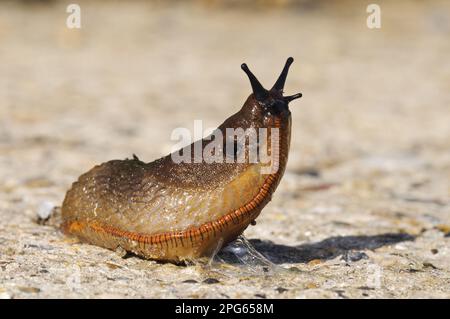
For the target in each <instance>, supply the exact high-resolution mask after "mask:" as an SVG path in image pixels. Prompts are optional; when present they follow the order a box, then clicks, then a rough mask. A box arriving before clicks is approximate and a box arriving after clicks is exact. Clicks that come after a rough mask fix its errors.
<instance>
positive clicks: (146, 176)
mask: <svg viewBox="0 0 450 319" xmlns="http://www.w3.org/2000/svg"><path fill="white" fill-rule="evenodd" d="M283 84H284V83H283ZM268 92H269V95H268V96H267V97H265V99H264V101H262V102H261V101H258V100H257V99H256V98H255V96H254V94H252V95H250V96H249V98H248V99H247V101H246V102H245V104H244V106H243V107H242V109H241V110H240V111H239V112H237V113H236V114H234V115H232V116H231V117H229V118H228V119H227V120H225V122H224V123H223V124H222V125H220V126H219V128H218V129H219V130H221V131H222V133H223V136H224V138H223V148H224V149H226V145H225V142H226V139H227V138H229V137H227V136H226V131H225V129H226V128H244V129H246V128H250V127H253V128H262V127H266V128H270V127H277V128H278V129H279V132H280V141H279V154H280V155H279V159H278V161H279V163H278V164H279V169H278V170H277V171H276V172H275V173H273V174H261V172H260V168H261V165H262V164H261V163H248V162H246V163H240V164H238V163H213V164H208V163H205V162H202V163H180V164H176V163H174V162H173V160H172V158H171V156H170V155H168V156H166V157H163V158H160V159H158V160H155V161H153V162H150V163H144V162H142V161H140V160H138V159H137V158H134V159H130V160H129V159H127V160H113V161H109V162H107V163H103V164H101V165H99V166H96V167H94V168H93V169H91V170H90V171H88V172H87V173H85V174H83V175H81V176H80V177H79V179H78V181H77V182H75V183H73V185H72V188H71V189H70V190H69V191H68V192H67V194H66V197H65V199H64V202H63V205H62V216H63V223H62V226H61V228H62V230H63V231H64V232H65V233H67V234H71V235H75V236H77V237H78V238H80V239H81V240H83V241H85V242H88V243H91V244H95V245H99V246H102V247H106V248H109V249H117V248H118V247H121V248H123V249H125V250H126V251H131V252H133V253H135V254H138V255H140V256H142V257H145V258H149V259H157V260H166V261H174V262H178V261H183V260H189V259H194V258H198V257H201V256H206V255H209V254H211V253H212V252H213V251H214V250H216V249H217V248H220V246H222V245H223V244H225V243H227V242H229V241H231V240H234V239H235V238H236V237H237V236H238V235H239V234H241V233H242V232H243V231H244V230H245V228H247V226H248V225H249V224H250V223H251V222H252V221H253V220H254V219H255V218H256V217H257V216H258V215H259V213H260V212H261V210H262V209H263V207H264V206H265V205H266V204H267V203H268V202H269V201H270V198H271V195H272V193H273V192H274V191H275V188H276V187H277V185H278V183H279V182H280V179H281V177H282V175H283V173H284V170H285V167H286V162H287V158H288V152H289V143H290V131H291V130H290V125H291V116H290V112H289V109H288V103H289V102H286V101H285V100H284V98H283V96H282V92H280V91H273V90H271V91H268ZM201 142H202V146H203V147H204V146H206V145H207V144H208V143H209V142H210V140H208V139H204V140H202V141H201ZM192 145H193V144H191V146H192ZM192 149H193V148H192ZM192 153H193V152H192ZM193 156H194V154H192V157H193Z"/></svg>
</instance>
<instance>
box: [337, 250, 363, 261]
mask: <svg viewBox="0 0 450 319" xmlns="http://www.w3.org/2000/svg"><path fill="white" fill-rule="evenodd" d="M341 259H342V260H344V261H346V262H355V261H359V260H361V259H369V256H367V254H366V253H364V252H360V251H347V252H345V253H344V254H343V255H342V257H341Z"/></svg>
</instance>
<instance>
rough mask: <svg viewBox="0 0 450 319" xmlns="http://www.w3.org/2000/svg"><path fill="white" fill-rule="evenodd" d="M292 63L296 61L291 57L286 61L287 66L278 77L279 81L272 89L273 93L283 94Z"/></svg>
mask: <svg viewBox="0 0 450 319" xmlns="http://www.w3.org/2000/svg"><path fill="white" fill-rule="evenodd" d="M292 62H294V59H293V58H292V57H289V58H288V59H287V60H286V64H285V65H284V68H283V71H281V74H280V76H279V77H278V80H277V81H276V82H275V84H274V85H273V87H272V88H271V89H270V90H271V91H278V92H280V93H283V89H284V84H285V83H286V77H287V75H288V72H289V67H290V66H291V64H292Z"/></svg>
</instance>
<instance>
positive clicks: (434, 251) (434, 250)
mask: <svg viewBox="0 0 450 319" xmlns="http://www.w3.org/2000/svg"><path fill="white" fill-rule="evenodd" d="M438 252H439V250H437V249H436V248H433V249H431V253H432V254H433V255H436V254H437V253H438Z"/></svg>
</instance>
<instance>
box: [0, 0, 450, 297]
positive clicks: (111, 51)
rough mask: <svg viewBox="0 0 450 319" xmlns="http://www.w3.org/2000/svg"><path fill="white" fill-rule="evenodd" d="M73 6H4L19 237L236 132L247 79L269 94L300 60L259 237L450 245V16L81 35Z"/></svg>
mask: <svg viewBox="0 0 450 319" xmlns="http://www.w3.org/2000/svg"><path fill="white" fill-rule="evenodd" d="M70 3H71V2H68V1H1V2H0V216H1V218H0V220H1V221H0V226H1V230H2V231H3V236H4V238H7V237H8V236H13V235H12V234H13V233H16V234H17V233H18V232H19V233H20V232H22V233H23V236H24V238H27V236H32V233H33V230H32V229H34V227H35V225H34V224H32V222H31V220H32V219H33V217H34V216H35V214H36V209H37V208H36V207H39V205H40V203H42V202H43V201H44V202H51V203H53V204H54V205H60V203H61V201H62V200H63V198H64V194H65V192H66V190H67V189H68V188H69V187H70V185H71V183H72V182H73V181H74V180H75V179H76V178H77V177H78V176H79V175H80V174H81V173H83V172H85V171H87V170H88V169H90V168H91V167H92V166H94V165H95V164H98V163H101V162H104V161H107V160H110V159H116V158H119V159H124V158H126V157H131V155H132V154H133V153H135V154H137V155H138V156H139V158H140V159H141V160H144V161H146V162H148V161H152V160H154V159H156V158H158V157H160V156H163V155H166V154H167V153H168V152H169V151H170V149H171V146H172V145H173V144H174V142H173V141H171V140H170V134H171V132H172V130H173V129H174V128H176V127H188V128H193V121H194V120H195V119H201V120H203V121H204V127H205V128H206V127H216V126H217V125H219V124H221V123H222V121H223V120H225V119H226V118H227V117H228V116H230V115H231V114H233V113H234V112H236V111H238V110H239V108H240V107H241V106H242V104H243V103H244V101H245V99H246V98H247V96H248V95H249V94H250V92H251V88H250V85H249V83H248V79H247V78H246V76H245V74H244V73H243V72H242V70H241V69H240V65H241V63H243V62H246V63H247V64H248V65H249V67H250V69H251V70H252V71H253V72H254V73H255V74H256V76H257V77H258V78H259V79H260V81H261V82H262V83H263V85H265V86H266V87H270V86H271V85H272V84H273V83H274V81H275V79H276V78H277V76H278V74H279V72H280V70H281V68H282V66H283V65H284V62H285V60H286V58H287V57H288V56H293V57H294V59H295V62H294V64H293V65H292V68H291V72H290V74H289V77H288V79H287V83H286V90H285V91H286V94H293V93H296V92H302V93H303V98H302V99H300V100H298V101H295V102H293V103H292V105H291V111H292V116H293V125H292V126H293V133H292V145H291V152H290V160H289V163H288V168H287V173H286V176H285V178H284V180H283V182H282V183H281V184H282V185H281V186H280V189H279V191H278V192H277V193H276V194H275V196H274V202H272V203H271V204H270V205H269V206H268V208H267V209H266V210H265V211H264V212H263V214H262V215H261V223H260V222H259V221H258V227H256V228H252V229H250V230H249V231H248V232H247V235H248V236H250V237H253V238H261V239H264V240H271V241H276V242H278V243H282V244H285V245H288V244H289V245H294V244H299V243H302V242H308V241H320V240H323V239H326V238H328V237H329V236H332V235H335V236H345V235H361V234H384V233H386V232H407V233H411V234H419V233H420V232H421V231H423V229H433V228H434V227H438V228H439V227H440V228H439V229H444V230H443V231H444V234H445V232H447V231H448V232H450V228H445V225H448V224H450V211H449V202H450V200H449V198H450V186H449V180H450V152H449V150H450V125H449V123H450V94H449V88H450V59H449V55H450V41H449V39H450V14H449V13H450V2H448V1H376V2H375V3H376V4H378V5H379V6H380V8H381V28H380V29H370V28H368V27H367V24H366V20H367V17H368V16H369V14H370V13H368V12H366V9H367V6H368V4H370V3H371V2H368V1H339V2H338V1H312V0H311V1H309V0H298V1H295V0H261V1H237V0H233V1H231V0H230V1H220V0H203V1H127V2H124V1H77V2H76V3H77V4H78V5H79V6H80V8H81V28H80V29H76V28H75V29H69V28H67V26H66V19H67V17H68V16H69V15H70V13H67V12H66V8H67V6H68V5H69V4H70ZM319 217H320V218H319ZM336 221H339V223H338V222H336ZM442 225H444V226H442ZM446 229H447V230H446ZM7 233H8V234H10V235H6V234H7ZM0 234H1V233H0ZM42 236H43V237H42V240H49V238H50V239H52V240H55V241H57V240H59V238H60V237H58V235H55V234H54V233H53V232H52V231H50V230H47V231H46V232H45V234H44V235H42ZM13 237H14V236H13ZM19 237H20V236H19ZM439 238H440V237H439ZM436 241H437V242H439V240H438V239H436ZM433 245H434V246H436V245H438V243H435V244H434V243H428V242H427V243H424V244H423V247H425V248H423V252H424V253H425V251H426V252H427V253H429V248H430V247H431V246H433ZM434 246H433V247H434ZM421 247H422V246H421ZM61 249H63V246H61ZM418 249H419V248H418ZM421 249H422V248H420V249H419V252H418V254H419V255H420V251H422V250H421ZM447 250H448V249H447ZM443 256H444V255H443ZM448 256H449V255H448V254H447V255H445V258H446V259H445V260H446V261H448ZM418 258H419V257H418ZM443 258H444V257H443ZM442 263H443V265H445V263H444V262H443V261H442ZM443 267H444V266H443ZM445 267H447V268H448V264H447V266H445ZM446 274H447V275H448V270H446ZM418 289H419V288H418ZM418 291H419V290H418Z"/></svg>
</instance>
